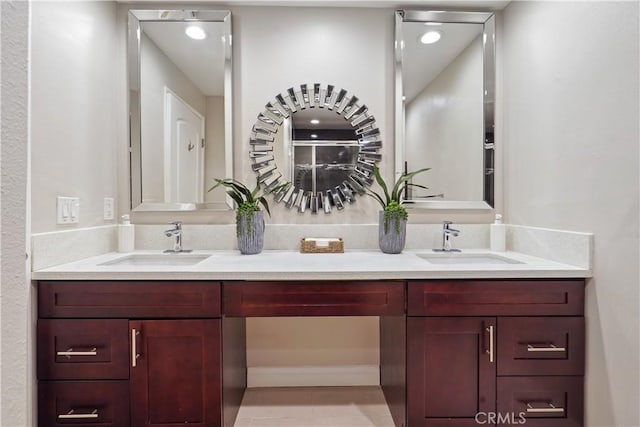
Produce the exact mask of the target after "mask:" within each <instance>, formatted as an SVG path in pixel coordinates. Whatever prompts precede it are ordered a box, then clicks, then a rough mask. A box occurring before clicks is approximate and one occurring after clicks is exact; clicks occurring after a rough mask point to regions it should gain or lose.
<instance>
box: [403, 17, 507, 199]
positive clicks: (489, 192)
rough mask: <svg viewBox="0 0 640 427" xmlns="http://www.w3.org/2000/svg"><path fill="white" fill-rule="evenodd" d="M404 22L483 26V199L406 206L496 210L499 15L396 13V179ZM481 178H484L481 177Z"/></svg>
mask: <svg viewBox="0 0 640 427" xmlns="http://www.w3.org/2000/svg"><path fill="white" fill-rule="evenodd" d="M403 22H423V23H427V22H441V23H469V24H482V25H483V48H482V52H483V54H482V55H483V57H482V59H483V60H482V63H483V87H484V96H483V109H484V129H483V135H484V138H483V176H482V177H481V179H482V181H483V193H484V194H483V200H477V201H473V200H472V201H465V200H419V199H409V200H405V201H404V203H405V204H407V205H408V206H409V207H412V208H419V209H477V210H486V209H492V208H493V206H494V202H495V200H494V198H495V182H494V181H495V179H494V177H495V140H494V129H495V75H496V66H495V49H496V47H495V42H496V38H495V16H494V14H493V13H490V12H458V11H419V10H398V11H396V28H395V124H396V126H395V136H396V151H395V155H396V162H395V174H396V178H398V177H400V176H401V175H402V174H403V173H404V160H405V134H404V130H405V129H404V111H403V100H402V96H403V83H402V49H403V46H402V40H403V36H402V23H403ZM479 178H480V177H479Z"/></svg>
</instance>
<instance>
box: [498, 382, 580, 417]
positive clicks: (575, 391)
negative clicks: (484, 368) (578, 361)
mask: <svg viewBox="0 0 640 427" xmlns="http://www.w3.org/2000/svg"><path fill="white" fill-rule="evenodd" d="M583 388H584V384H583V378H582V377H499V378H498V408H497V409H498V411H497V412H498V414H507V413H510V414H511V413H512V414H515V417H516V420H519V419H520V418H519V416H520V415H522V416H524V417H525V418H526V423H524V425H526V426H528V427H582V425H583V421H584V420H583V418H584V415H583V413H584V404H583V394H584V393H583Z"/></svg>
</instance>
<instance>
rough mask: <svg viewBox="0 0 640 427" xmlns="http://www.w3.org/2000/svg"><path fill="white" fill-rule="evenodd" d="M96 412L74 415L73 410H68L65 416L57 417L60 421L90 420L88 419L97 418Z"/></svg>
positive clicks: (95, 410)
mask: <svg viewBox="0 0 640 427" xmlns="http://www.w3.org/2000/svg"><path fill="white" fill-rule="evenodd" d="M98 417H99V415H98V410H97V409H94V410H93V411H91V412H89V413H76V412H75V410H74V409H72V410H70V411H69V412H67V413H66V414H61V415H58V418H59V419H61V420H69V419H73V420H81V419H90V418H93V419H95V418H98Z"/></svg>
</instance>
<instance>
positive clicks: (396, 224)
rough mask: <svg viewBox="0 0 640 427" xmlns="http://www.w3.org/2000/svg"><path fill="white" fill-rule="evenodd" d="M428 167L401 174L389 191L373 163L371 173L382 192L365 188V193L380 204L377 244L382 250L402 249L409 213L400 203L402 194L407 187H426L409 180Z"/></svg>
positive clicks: (389, 252)
mask: <svg viewBox="0 0 640 427" xmlns="http://www.w3.org/2000/svg"><path fill="white" fill-rule="evenodd" d="M429 169H430V168H424V169H420V170H417V171H415V172H410V173H405V174H403V175H401V176H400V177H399V178H398V180H397V181H396V182H395V184H394V185H393V188H392V189H391V192H389V187H388V186H387V184H386V182H385V181H384V179H382V176H381V175H380V169H379V168H378V165H373V175H374V177H375V179H376V182H377V183H378V185H379V186H380V188H382V194H380V193H376V192H375V191H373V190H367V194H369V195H370V196H371V197H373V198H374V199H376V200H377V201H378V203H380V205H381V206H382V210H381V211H380V214H379V217H378V244H379V245H380V250H381V251H382V252H384V253H388V254H399V253H400V252H402V250H403V249H404V245H405V242H406V236H407V218H408V217H409V213H408V212H407V209H406V208H405V207H404V206H403V205H402V202H403V200H402V195H403V194H404V192H405V189H406V188H408V187H418V188H427V187H425V186H423V185H420V184H413V183H411V182H409V181H410V180H411V178H413V177H414V176H416V175H417V174H419V173H422V172H426V171H428V170H429Z"/></svg>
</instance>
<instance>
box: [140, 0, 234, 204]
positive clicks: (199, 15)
mask: <svg viewBox="0 0 640 427" xmlns="http://www.w3.org/2000/svg"><path fill="white" fill-rule="evenodd" d="M144 21H154V22H182V21H194V22H220V23H222V24H223V25H224V33H225V38H224V44H225V48H224V126H225V129H224V131H225V135H224V146H225V159H224V165H225V166H224V168H225V170H224V173H220V175H223V176H233V119H232V118H233V100H232V91H233V80H232V79H233V76H232V75H233V73H232V64H233V61H232V33H231V12H230V11H228V10H167V9H158V10H152V9H144V10H142V9H131V10H129V13H128V37H127V51H128V52H127V55H128V56H127V59H128V90H129V177H130V181H129V187H130V199H129V201H130V204H131V206H130V208H131V210H132V211H136V212H141V211H143V212H158V211H160V212H166V211H196V210H225V211H226V210H231V209H233V201H232V200H231V198H230V197H228V196H227V197H226V199H225V200H226V201H225V202H220V203H143V202H142V176H138V177H134V167H133V163H134V162H135V161H136V159H137V161H138V163H140V161H141V151H142V150H141V146H142V136H141V133H140V132H141V126H140V125H139V123H140V120H141V111H140V110H141V104H140V101H141V97H140V95H141V94H140V79H141V74H140V72H141V67H140V54H141V52H140V37H139V34H140V31H141V30H140V22H144ZM136 121H137V122H138V125H137V126H136V125H135V122H136ZM134 129H137V130H136V131H134ZM141 174H142V168H140V175H141Z"/></svg>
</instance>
